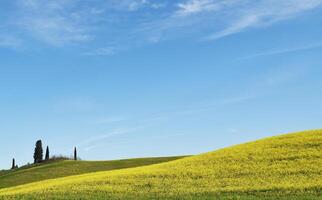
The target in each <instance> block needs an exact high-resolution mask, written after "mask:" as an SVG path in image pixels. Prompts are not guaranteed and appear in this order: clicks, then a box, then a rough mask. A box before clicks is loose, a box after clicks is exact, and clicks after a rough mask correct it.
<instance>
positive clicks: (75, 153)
mask: <svg viewBox="0 0 322 200" xmlns="http://www.w3.org/2000/svg"><path fill="white" fill-rule="evenodd" d="M74 160H77V149H76V147H75V148H74Z"/></svg>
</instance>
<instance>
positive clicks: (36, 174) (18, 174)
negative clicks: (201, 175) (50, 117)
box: [0, 156, 183, 189]
mask: <svg viewBox="0 0 322 200" xmlns="http://www.w3.org/2000/svg"><path fill="white" fill-rule="evenodd" d="M179 158H183V156H176V157H155V158H135V159H126V160H112V161H57V162H52V163H44V164H40V165H35V166H34V165H33V166H30V167H24V168H21V169H17V170H13V171H12V170H11V171H3V173H2V174H0V189H1V188H6V187H12V186H17V185H22V184H26V183H31V182H37V181H41V180H47V179H53V178H60V177H65V176H72V175H79V174H84V173H90V172H99V171H108V170H115V169H124V168H132V167H139V166H145V165H152V164H157V163H162V162H168V161H172V160H176V159H179Z"/></svg>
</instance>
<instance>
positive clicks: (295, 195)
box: [0, 130, 322, 200]
mask: <svg viewBox="0 0 322 200" xmlns="http://www.w3.org/2000/svg"><path fill="white" fill-rule="evenodd" d="M0 199H66V200H67V199H316V200H317V199H322V130H315V131H306V132H301V133H295V134H287V135H281V136H276V137H271V138H267V139H263V140H259V141H255V142H250V143H246V144H241V145H237V146H233V147H229V148H225V149H221V150H217V151H214V152H210V153H206V154H202V155H198V156H191V157H188V158H183V159H179V160H175V161H171V162H166V163H161V164H156V165H150V166H144V167H137V168H129V169H122V170H113V171H103V172H96V173H89V174H83V175H78V176H70V177H65V178H59V179H53V180H46V181H42V182H36V183H31V184H27V185H22V186H17V187H11V188H5V189H1V190H0Z"/></svg>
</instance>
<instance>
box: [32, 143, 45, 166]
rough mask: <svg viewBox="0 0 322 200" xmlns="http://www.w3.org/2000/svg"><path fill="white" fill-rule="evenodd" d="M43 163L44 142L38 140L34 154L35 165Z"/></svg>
mask: <svg viewBox="0 0 322 200" xmlns="http://www.w3.org/2000/svg"><path fill="white" fill-rule="evenodd" d="M42 161H43V149H42V142H41V140H38V141H37V142H36V147H35V152H34V163H35V164H36V163H41V162H42Z"/></svg>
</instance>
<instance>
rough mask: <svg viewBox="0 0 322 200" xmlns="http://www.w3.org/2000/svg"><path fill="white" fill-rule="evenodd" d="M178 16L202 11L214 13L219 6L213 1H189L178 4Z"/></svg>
mask: <svg viewBox="0 0 322 200" xmlns="http://www.w3.org/2000/svg"><path fill="white" fill-rule="evenodd" d="M178 7H179V10H178V11H177V14H179V15H190V14H193V13H200V12H204V11H215V10H218V9H219V8H220V6H219V4H216V3H215V2H214V0H189V1H188V2H185V3H179V4H178Z"/></svg>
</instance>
